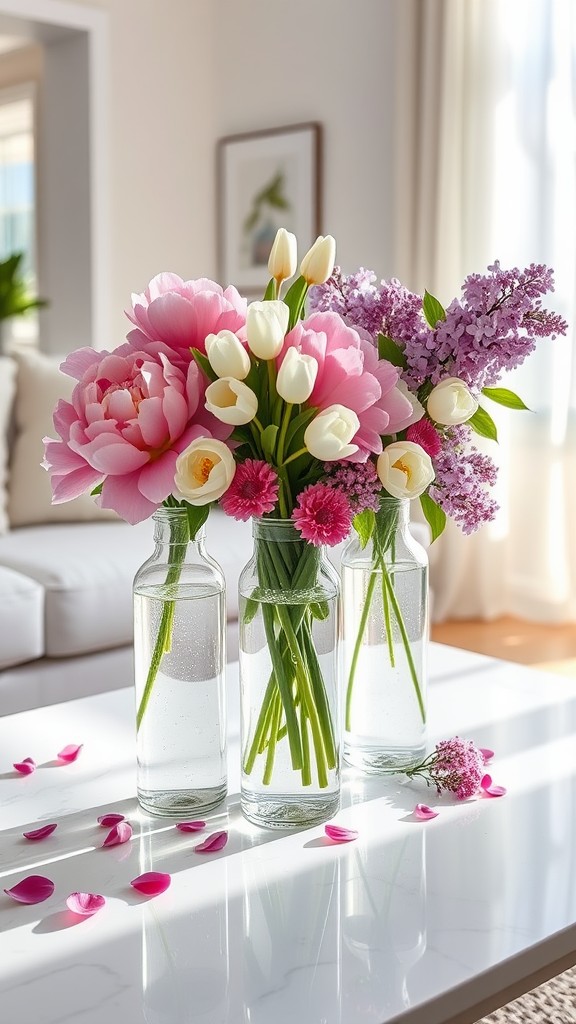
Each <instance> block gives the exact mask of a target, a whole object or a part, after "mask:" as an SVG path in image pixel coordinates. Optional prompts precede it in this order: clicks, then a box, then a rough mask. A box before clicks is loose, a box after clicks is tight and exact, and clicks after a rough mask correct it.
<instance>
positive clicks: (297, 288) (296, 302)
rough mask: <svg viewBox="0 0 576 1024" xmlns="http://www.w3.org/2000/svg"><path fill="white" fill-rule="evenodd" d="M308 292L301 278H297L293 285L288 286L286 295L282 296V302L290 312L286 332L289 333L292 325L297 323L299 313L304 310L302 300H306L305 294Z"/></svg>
mask: <svg viewBox="0 0 576 1024" xmlns="http://www.w3.org/2000/svg"><path fill="white" fill-rule="evenodd" d="M307 291H308V285H307V284H306V281H305V280H304V278H303V277H297V278H296V280H295V281H294V283H293V284H291V285H290V287H289V289H288V291H287V292H286V295H285V296H284V302H285V303H286V305H287V306H288V309H289V310H290V319H289V321H288V330H289V331H291V330H292V328H293V327H294V324H295V323H297V321H298V319H299V317H300V313H301V312H302V309H303V308H304V299H305V298H306V292H307Z"/></svg>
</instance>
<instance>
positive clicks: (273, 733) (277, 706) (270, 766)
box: [262, 693, 282, 786]
mask: <svg viewBox="0 0 576 1024" xmlns="http://www.w3.org/2000/svg"><path fill="white" fill-rule="evenodd" d="M281 714H282V701H281V700H280V695H279V694H278V693H276V694H275V695H274V708H273V711H272V715H271V718H270V739H269V741H268V754H267V755H266V767H265V769H264V776H263V778H262V782H263V783H264V785H265V786H269V785H270V783H271V781H272V773H273V771H274V758H275V755H276V740H277V737H278V729H279V727H280V715H281Z"/></svg>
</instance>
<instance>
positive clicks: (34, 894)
mask: <svg viewBox="0 0 576 1024" xmlns="http://www.w3.org/2000/svg"><path fill="white" fill-rule="evenodd" d="M4 892H5V893H6V895H7V896H11V897H12V899H13V900H17V902H18V903H42V902H43V901H44V900H47V899H49V897H50V896H51V895H52V893H53V892H54V882H52V881H51V880H50V879H49V878H45V877H44V875H28V876H27V877H26V878H23V879H22V881H21V882H18V885H14V886H12V888H11V889H4Z"/></svg>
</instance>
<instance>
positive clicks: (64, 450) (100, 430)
mask: <svg viewBox="0 0 576 1024" xmlns="http://www.w3.org/2000/svg"><path fill="white" fill-rule="evenodd" d="M61 369H62V370H63V372H64V373H67V374H68V376H70V377H76V379H77V380H78V384H77V385H76V387H75V388H74V391H73V392H72V400H71V402H65V401H63V400H61V401H60V402H59V403H58V405H57V407H56V411H55V413H54V426H55V428H56V430H57V432H58V434H59V435H60V440H56V441H55V440H52V439H51V438H45V439H44V441H45V445H46V456H45V463H44V464H45V466H46V468H47V469H48V470H49V472H50V476H51V482H52V491H53V501H54V503H55V504H58V503H60V502H63V501H70V499H72V498H76V497H78V495H79V494H82V493H83V492H84V491H86V490H88V489H90V488H92V487H94V486H95V485H96V484H98V483H99V482H100V481H102V480H103V481H104V483H103V487H102V493H101V496H100V499H99V501H100V504H101V505H102V507H103V508H111V509H114V511H116V512H117V513H118V514H119V515H120V516H121V517H122V518H123V519H125V520H127V522H129V523H139V522H140V521H141V520H143V519H147V518H148V517H149V516H151V515H152V513H153V512H155V511H156V509H157V508H158V506H159V505H160V504H161V503H162V502H163V501H164V499H165V498H166V497H167V496H168V495H169V494H171V493H172V490H173V487H174V468H175V464H176V458H177V456H178V454H179V453H180V452H181V451H183V450H184V448H186V447H187V446H188V445H189V444H190V442H191V441H193V440H194V438H196V437H201V436H209V437H210V436H213V437H218V438H221V439H222V438H225V437H227V436H228V435H229V433H230V429H231V428H230V427H228V426H226V425H225V424H223V423H220V422H219V421H218V420H216V419H215V418H214V417H213V416H211V415H210V414H209V413H208V412H207V411H206V410H205V409H204V389H205V380H204V377H203V375H202V374H201V373H200V371H199V370H198V368H197V366H196V364H195V363H194V362H191V363H189V364H188V366H187V368H186V371H185V372H184V371H183V370H180V369H178V368H177V367H175V366H174V365H173V364H172V363H171V362H170V361H169V359H168V358H167V357H166V356H164V355H161V356H159V358H158V360H154V359H150V358H149V357H148V356H147V355H146V353H145V352H134V351H131V349H130V347H129V346H128V345H123V346H122V347H121V348H120V349H117V350H116V352H112V353H110V352H96V351H95V350H94V349H91V348H84V349H79V350H78V351H77V352H73V353H72V354H71V355H70V356H68V358H67V359H66V360H65V362H64V363H62V366H61Z"/></svg>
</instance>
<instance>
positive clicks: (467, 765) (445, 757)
mask: <svg viewBox="0 0 576 1024" xmlns="http://www.w3.org/2000/svg"><path fill="white" fill-rule="evenodd" d="M406 775H408V776H409V777H410V778H413V777H414V776H417V775H419V776H421V777H422V778H423V779H425V781H426V784H427V785H430V784H432V785H434V786H435V787H436V792H437V793H438V795H440V794H441V793H442V792H444V791H446V792H449V793H454V794H455V796H456V798H457V799H458V800H468V799H469V798H470V797H471V796H476V794H477V793H478V792H479V790H480V788H481V783H482V779H483V777H484V758H483V756H482V753H481V751H480V750H479V749H478V747H476V746H475V745H474V744H473V743H472V742H471V740H462V739H460V737H459V736H454V737H453V738H452V739H450V740H441V742H440V743H437V744H436V747H435V749H434V750H433V752H432V753H431V754H429V755H428V757H427V758H426V759H425V760H424V761H422V762H421V763H420V764H419V765H416V767H415V768H411V769H410V770H409V771H407V772H406Z"/></svg>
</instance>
